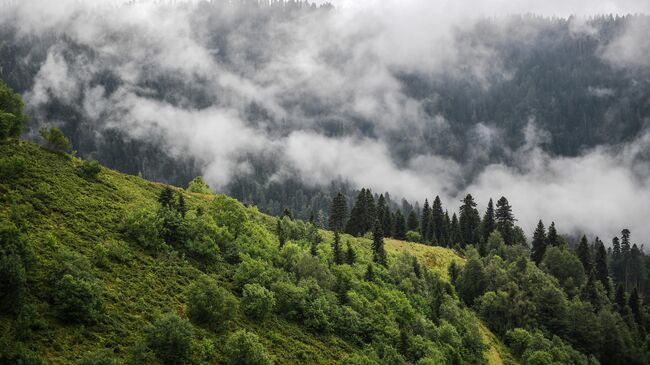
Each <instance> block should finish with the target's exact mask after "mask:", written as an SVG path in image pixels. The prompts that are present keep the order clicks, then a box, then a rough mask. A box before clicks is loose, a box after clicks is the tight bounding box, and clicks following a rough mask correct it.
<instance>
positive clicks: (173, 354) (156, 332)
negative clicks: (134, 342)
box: [147, 313, 193, 365]
mask: <svg viewBox="0 0 650 365" xmlns="http://www.w3.org/2000/svg"><path fill="white" fill-rule="evenodd" d="M192 336H193V330H192V325H191V324H190V323H189V322H188V321H187V320H186V319H182V318H181V317H179V316H178V315H177V314H174V313H169V314H166V315H165V316H163V317H162V318H160V319H158V320H156V321H155V322H154V324H153V326H152V327H151V328H150V329H149V333H148V334H147V346H148V347H149V348H150V349H151V350H152V351H153V352H154V354H155V355H156V357H157V358H158V359H159V360H160V361H161V362H162V363H163V364H165V365H176V364H184V363H186V362H187V360H188V359H189V356H190V350H191V345H192Z"/></svg>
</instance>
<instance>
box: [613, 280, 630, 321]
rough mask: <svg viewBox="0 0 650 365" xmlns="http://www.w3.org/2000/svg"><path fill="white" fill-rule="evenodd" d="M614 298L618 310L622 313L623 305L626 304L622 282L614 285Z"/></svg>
mask: <svg viewBox="0 0 650 365" xmlns="http://www.w3.org/2000/svg"><path fill="white" fill-rule="evenodd" d="M614 300H615V302H616V307H617V309H618V312H619V313H621V314H624V312H625V306H626V305H627V296H626V295H625V288H624V287H623V285H622V284H618V285H617V286H616V295H615V297H614Z"/></svg>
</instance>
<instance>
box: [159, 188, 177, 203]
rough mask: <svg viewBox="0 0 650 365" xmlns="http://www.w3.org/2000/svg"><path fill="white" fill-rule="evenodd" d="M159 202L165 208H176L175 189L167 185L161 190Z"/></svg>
mask: <svg viewBox="0 0 650 365" xmlns="http://www.w3.org/2000/svg"><path fill="white" fill-rule="evenodd" d="M158 203H160V205H161V206H162V207H163V208H167V209H173V208H174V205H175V204H174V191H173V190H172V189H171V188H170V187H169V186H165V188H164V189H163V190H162V191H161V192H160V195H159V196H158Z"/></svg>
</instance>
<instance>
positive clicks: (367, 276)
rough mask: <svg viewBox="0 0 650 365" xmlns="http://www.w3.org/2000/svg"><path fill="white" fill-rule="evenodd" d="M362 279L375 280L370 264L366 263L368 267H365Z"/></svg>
mask: <svg viewBox="0 0 650 365" xmlns="http://www.w3.org/2000/svg"><path fill="white" fill-rule="evenodd" d="M363 279H364V280H365V281H370V282H373V281H375V271H374V269H373V268H372V264H368V267H367V268H366V273H365V274H364V275H363Z"/></svg>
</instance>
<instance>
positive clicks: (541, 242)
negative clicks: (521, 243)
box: [530, 219, 546, 265]
mask: <svg viewBox="0 0 650 365" xmlns="http://www.w3.org/2000/svg"><path fill="white" fill-rule="evenodd" d="M532 243H533V247H532V252H531V254H530V259H531V260H532V261H533V262H534V263H535V264H537V265H539V264H540V263H541V262H542V259H543V258H544V253H545V252H546V230H545V229H544V223H542V220H541V219H540V221H539V223H537V228H536V229H535V233H533V242H532Z"/></svg>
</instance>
